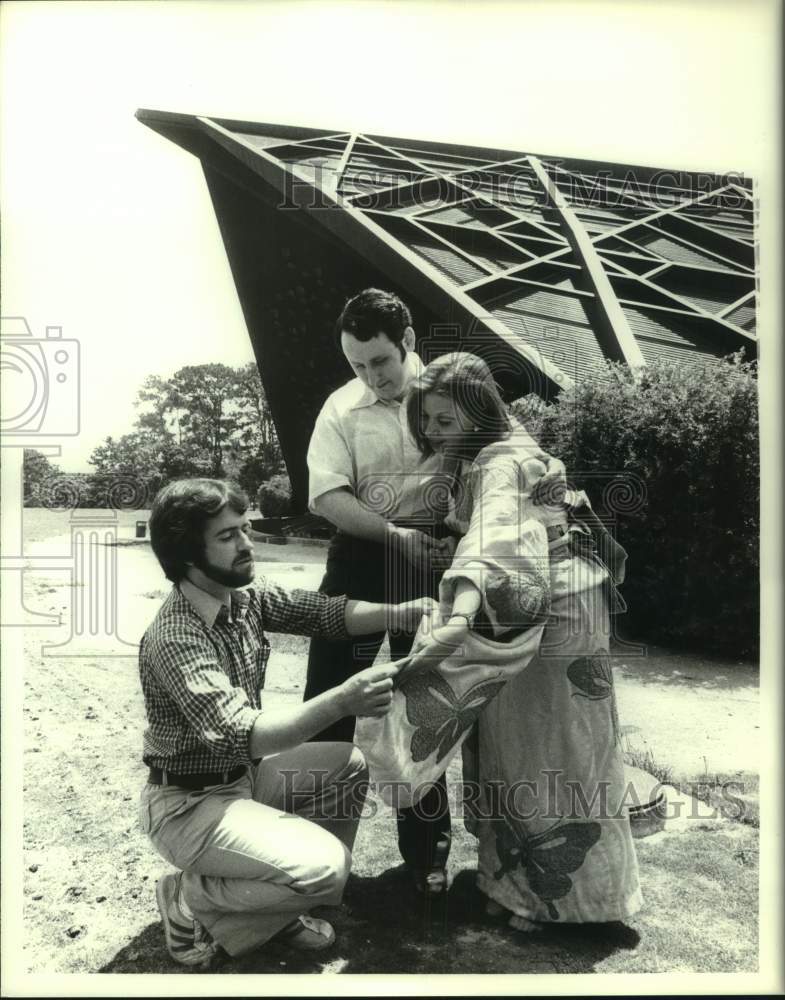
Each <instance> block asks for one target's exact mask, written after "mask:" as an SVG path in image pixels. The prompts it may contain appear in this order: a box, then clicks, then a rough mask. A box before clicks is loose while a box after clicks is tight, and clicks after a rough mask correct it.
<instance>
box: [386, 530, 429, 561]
mask: <svg viewBox="0 0 785 1000" xmlns="http://www.w3.org/2000/svg"><path fill="white" fill-rule="evenodd" d="M388 535H389V538H390V541H391V542H392V544H393V546H394V548H395V550H396V551H397V552H400V553H401V555H403V557H404V558H405V559H407V560H408V561H409V562H410V563H411V564H412V565H413V566H428V565H429V564H430V558H431V552H432V550H433V548H434V546H435V545H436V541H435V539H433V538H431V536H430V535H426V533H425V532H424V531H418V530H417V529H416V528H401V527H399V526H398V525H396V524H390V525H389V526H388Z"/></svg>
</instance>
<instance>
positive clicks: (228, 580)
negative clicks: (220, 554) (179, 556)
mask: <svg viewBox="0 0 785 1000" xmlns="http://www.w3.org/2000/svg"><path fill="white" fill-rule="evenodd" d="M194 566H196V567H197V568H198V569H200V570H201V571H202V572H203V573H204V575H205V576H206V577H208V579H210V580H212V581H213V582H214V583H220V584H221V586H222V587H245V586H246V584H249V583H250V582H251V580H253V578H254V575H255V573H256V567H255V565H254V561H253V556H251V558H250V561H249V562H240V563H239V564H238V565H236V566H233V567H232V569H224V567H223V566H216V565H215V563H211V562H210V561H209V560H208V559H207V558H206V557H205V556H204V555H200V556H199V557H198V559H194Z"/></svg>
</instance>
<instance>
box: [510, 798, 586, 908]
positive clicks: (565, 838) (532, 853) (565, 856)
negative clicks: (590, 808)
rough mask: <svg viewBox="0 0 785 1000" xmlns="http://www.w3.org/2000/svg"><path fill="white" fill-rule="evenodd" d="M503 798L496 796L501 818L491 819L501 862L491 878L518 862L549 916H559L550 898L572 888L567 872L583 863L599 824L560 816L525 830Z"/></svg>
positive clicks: (553, 898)
mask: <svg viewBox="0 0 785 1000" xmlns="http://www.w3.org/2000/svg"><path fill="white" fill-rule="evenodd" d="M502 791H503V790H502ZM502 798H503V795H502V796H498V797H497V802H498V803H499V806H500V812H501V813H502V818H501V819H495V820H494V821H493V823H494V828H495V829H494V832H495V834H496V853H497V855H498V856H499V861H500V862H501V867H500V868H499V870H498V871H496V872H494V878H495V879H500V878H503V877H504V875H506V874H507V872H509V871H512V870H513V869H514V868H516V867H517V866H520V867H521V868H523V870H524V872H525V873H526V879H527V881H528V883H529V887H530V889H531V890H532V892H533V893H534V894H535V895H536V896H539V898H540V899H541V900H542V901H543V903H545V906H546V907H547V909H548V915H549V916H550V918H551V920H558V919H559V911H558V910H557V909H556V907H555V905H554V902H553V901H554V900H555V899H562V898H563V897H564V896H566V895H567V893H568V892H570V890H571V889H572V879H571V878H570V875H571V874H572V873H573V872H576V871H577V870H578V869H579V868H580V867H581V865H582V864H583V863H584V861H585V860H586V855H587V854H588V852H589V851H590V850H591V848H592V847H594V845H595V844H596V843H597V841H598V840H599V839H600V836H601V834H602V827H601V826H600V824H599V823H596V822H593V821H592V822H583V823H581V822H574V821H570V822H563V821H562V820H560V819H559V820H557V821H556V822H555V823H554V824H553V826H551V827H548V829H547V830H543V831H542V832H541V833H535V834H528V833H526V831H525V829H524V828H523V824H520V823H516V822H515V821H514V820H513V819H512V818H511V817H510V815H509V813H508V812H507V810H506V809H505V808H504V806H502V805H501V799H502Z"/></svg>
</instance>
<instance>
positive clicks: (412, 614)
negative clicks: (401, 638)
mask: <svg viewBox="0 0 785 1000" xmlns="http://www.w3.org/2000/svg"><path fill="white" fill-rule="evenodd" d="M436 607H437V604H436V601H434V599H433V598H432V597H418V598H417V600H416V601H407V602H406V603H405V604H393V605H391V607H390V621H389V627H390V628H391V629H393V630H395V631H401V632H414V631H416V629H417V626H418V625H419V624H420V619H421V618H422V616H423V615H432V614H433V613H434V612H435V611H436Z"/></svg>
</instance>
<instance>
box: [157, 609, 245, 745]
mask: <svg viewBox="0 0 785 1000" xmlns="http://www.w3.org/2000/svg"><path fill="white" fill-rule="evenodd" d="M144 658H145V661H146V666H147V668H148V670H149V672H150V674H151V676H152V677H153V678H154V680H155V682H156V683H157V684H158V685H159V686H160V688H162V689H163V690H164V691H165V692H166V694H167V695H168V696H169V698H170V699H171V700H172V702H174V704H175V705H176V707H177V709H178V710H179V712H180V713H181V714H182V715H183V717H184V719H185V720H186V721H187V723H188V725H189V727H190V728H191V729H192V730H193V732H194V734H195V735H196V737H197V739H198V740H199V742H200V743H202V744H203V745H204V746H205V747H206V748H207V749H208V750H209V751H210V753H211V754H213V755H214V756H215V757H219V758H222V759H223V760H225V761H227V762H228V761H231V762H233V763H234V764H250V763H251V756H250V752H249V739H250V734H251V729H252V728H253V726H254V723H255V722H256V720H257V718H258V717H259V715H260V714H261V709H258V708H254V707H253V706H252V705H251V704H250V703H249V701H248V696H247V695H246V693H245V691H243V689H242V688H239V687H234V686H233V685H232V684H231V682H230V680H229V678H228V676H227V674H226V673H225V671H224V670H222V669H221V667H220V665H219V663H218V659H217V656H216V652H215V650H214V648H213V646H212V645H211V643H210V641H209V640H208V639H207V637H206V636H205V635H203V634H202V633H200V632H199V631H197V630H195V629H194V630H193V631H191V630H190V629H188V630H186V629H183V628H182V627H177V629H176V631H173V632H172V634H167V631H166V630H163V631H161V632H160V633H159V634H157V635H155V636H154V637H152V638H151V639H150V640H148V641H147V642H145V645H144Z"/></svg>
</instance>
